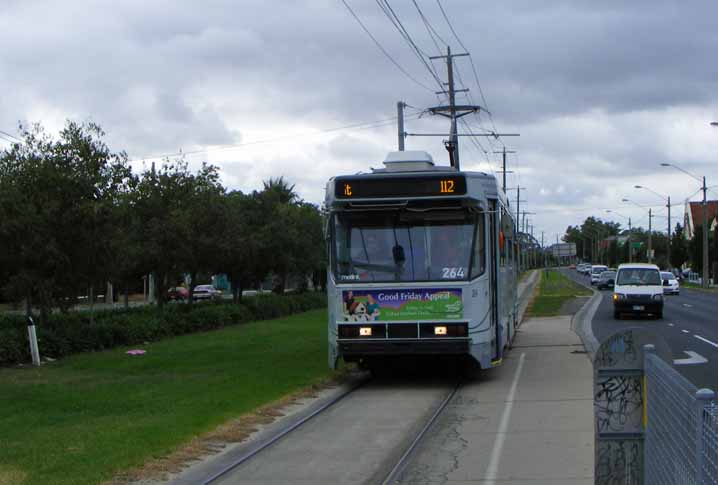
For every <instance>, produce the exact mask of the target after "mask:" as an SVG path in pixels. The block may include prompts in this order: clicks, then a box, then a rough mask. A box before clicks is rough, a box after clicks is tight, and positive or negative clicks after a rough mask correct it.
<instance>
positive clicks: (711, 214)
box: [689, 200, 718, 227]
mask: <svg viewBox="0 0 718 485" xmlns="http://www.w3.org/2000/svg"><path fill="white" fill-rule="evenodd" d="M706 202H707V205H708V207H707V211H708V224H710V223H711V222H712V221H713V219H715V218H716V217H718V200H709V201H706ZM689 207H690V210H691V221H692V222H693V227H696V226H699V225H701V224H703V202H689Z"/></svg>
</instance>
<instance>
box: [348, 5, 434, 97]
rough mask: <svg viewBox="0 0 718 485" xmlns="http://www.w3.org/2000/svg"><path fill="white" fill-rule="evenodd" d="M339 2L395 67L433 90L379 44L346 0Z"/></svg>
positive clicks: (423, 86)
mask: <svg viewBox="0 0 718 485" xmlns="http://www.w3.org/2000/svg"><path fill="white" fill-rule="evenodd" d="M341 2H342V3H343V4H344V6H345V7H346V8H347V10H349V13H350V14H351V15H352V17H354V19H355V20H356V21H357V23H358V24H359V25H360V26H361V28H362V29H363V30H364V32H366V34H367V35H368V36H369V37H370V38H371V40H372V41H374V44H376V46H377V47H378V48H379V50H380V51H381V52H382V53H383V54H384V55H385V56H386V57H387V59H389V60H390V61H391V63H392V64H394V66H396V68H397V69H399V71H401V72H402V73H403V74H404V75H405V76H406V77H407V78H409V79H410V80H411V81H413V82H414V83H415V84H417V85H419V86H421V87H422V88H424V89H426V90H427V91H429V92H433V91H434V90H433V89H431V88H430V87H429V86H427V85H426V84H424V83H422V82H420V81H419V80H417V79H416V78H415V77H414V76H412V75H411V74H409V72H408V71H407V70H406V69H404V68H403V67H402V66H401V64H399V62H398V61H397V60H396V59H394V57H392V55H391V54H389V52H387V50H386V49H385V48H384V46H382V45H381V43H380V42H379V41H378V40H377V39H376V37H374V35H373V34H372V33H371V32H370V31H369V29H368V28H367V27H366V25H364V22H362V21H361V19H360V18H359V16H358V15H357V14H356V13H354V10H352V8H351V7H350V6H349V4H348V3H347V2H346V0H341Z"/></svg>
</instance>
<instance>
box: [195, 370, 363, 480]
mask: <svg viewBox="0 0 718 485" xmlns="http://www.w3.org/2000/svg"><path fill="white" fill-rule="evenodd" d="M369 380H370V378H364V379H362V380H360V381H359V382H357V383H356V384H355V385H353V386H352V387H351V388H349V389H348V390H347V391H346V392H343V393H341V394H339V395H337V396H335V397H333V398H332V399H331V400H329V401H327V402H326V403H324V404H323V405H322V406H320V407H319V408H317V409H316V410H314V411H313V412H312V413H311V414H309V415H307V416H305V417H303V418H302V419H300V420H299V421H297V422H296V423H294V424H292V425H291V426H289V427H287V428H285V429H283V430H281V431H280V432H279V433H277V434H275V435H273V436H271V437H270V438H269V439H268V440H267V441H265V442H264V443H262V444H261V445H260V446H259V447H257V448H255V449H253V450H251V451H249V452H248V453H246V454H244V455H242V456H241V457H240V458H238V459H237V460H235V461H233V462H232V463H230V464H229V465H227V466H226V467H224V468H223V469H222V470H220V471H218V472H216V473H215V474H214V475H212V476H211V477H209V478H208V479H206V480H204V481H203V482H202V485H210V484H211V483H213V482H215V481H217V480H218V479H219V478H222V477H223V476H225V475H226V474H227V473H229V472H231V471H232V470H234V469H236V468H237V467H239V466H240V465H242V464H244V463H246V462H247V461H249V460H251V459H252V458H254V457H255V456H257V455H258V454H259V453H261V452H262V451H264V450H266V449H267V448H269V447H270V446H272V445H273V444H275V443H276V442H278V441H279V440H281V439H282V438H284V437H285V436H287V435H288V434H290V433H291V432H293V431H295V430H296V429H297V428H299V427H300V426H302V425H303V424H304V423H306V422H307V421H309V420H311V419H312V418H314V417H316V416H318V415H319V414H321V413H323V412H324V411H326V410H327V409H329V408H330V407H332V406H334V405H335V404H336V403H338V402H339V401H341V400H343V399H344V398H345V397H347V396H348V395H349V394H352V393H353V392H354V391H356V390H357V389H359V388H360V387H362V386H363V385H364V384H365V383H366V382H367V381H369Z"/></svg>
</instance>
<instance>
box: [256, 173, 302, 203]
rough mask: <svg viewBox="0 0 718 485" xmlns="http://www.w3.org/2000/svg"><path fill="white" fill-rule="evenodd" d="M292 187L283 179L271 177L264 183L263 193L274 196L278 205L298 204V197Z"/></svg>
mask: <svg viewBox="0 0 718 485" xmlns="http://www.w3.org/2000/svg"><path fill="white" fill-rule="evenodd" d="M294 187H295V186H294V185H289V182H287V181H286V180H284V177H282V176H280V177H277V178H273V177H271V178H270V179H269V180H266V181H264V192H265V193H268V194H274V195H275V196H276V198H277V200H278V201H279V203H280V204H293V203H295V202H299V195H297V193H296V192H295V191H294Z"/></svg>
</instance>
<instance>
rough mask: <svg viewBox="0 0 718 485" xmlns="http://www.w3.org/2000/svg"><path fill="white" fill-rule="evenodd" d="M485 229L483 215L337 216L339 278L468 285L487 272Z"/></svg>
mask: <svg viewBox="0 0 718 485" xmlns="http://www.w3.org/2000/svg"><path fill="white" fill-rule="evenodd" d="M483 227H484V223H483V214H477V213H470V212H468V211H466V210H464V209H462V210H430V211H422V212H412V211H410V210H403V211H390V212H387V211H371V212H341V213H337V214H335V215H334V231H333V238H334V248H333V258H332V259H333V271H334V275H335V277H336V279H337V281H338V282H340V283H348V282H353V281H355V282H366V283H370V282H389V281H447V280H466V279H469V277H470V275H471V276H475V275H477V274H480V272H481V271H483V266H484V263H483V260H484V258H485V255H484V236H483V232H484V231H483ZM474 239H476V245H474ZM472 254H473V258H472ZM472 265H473V266H474V269H473V271H472V267H471V266H472ZM477 270H480V271H477Z"/></svg>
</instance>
